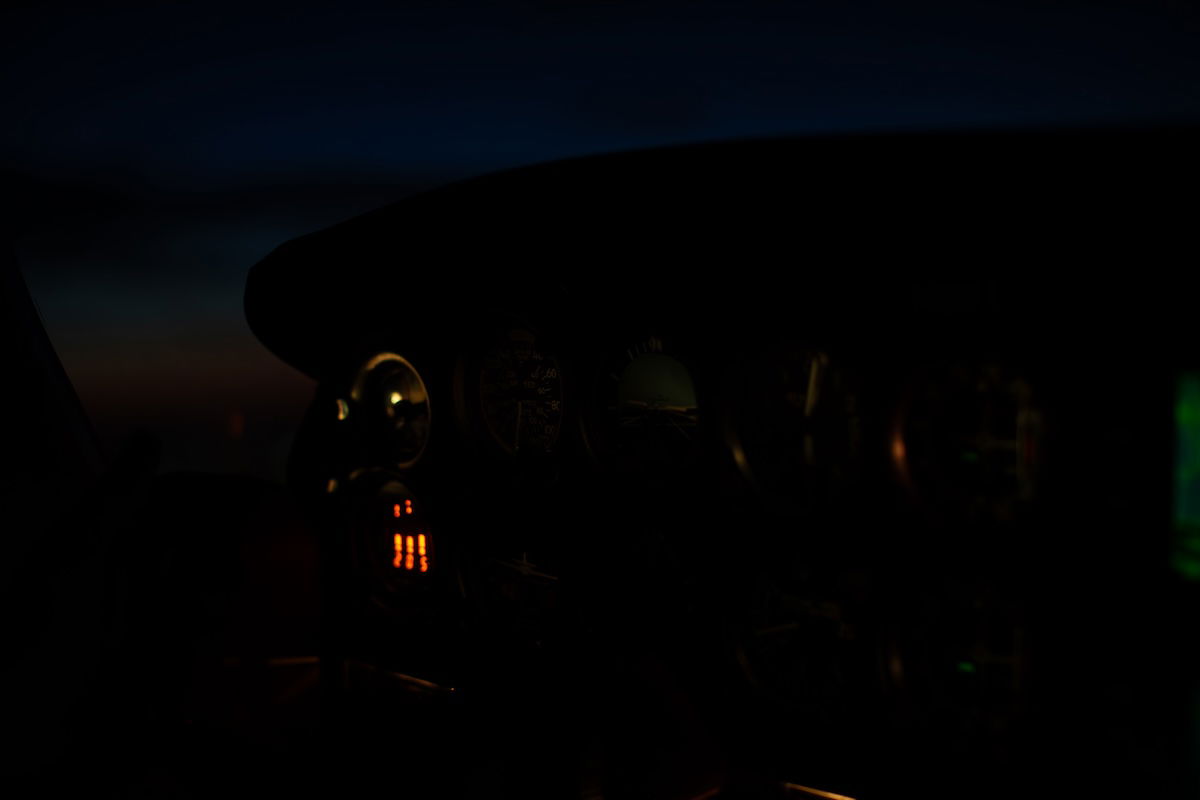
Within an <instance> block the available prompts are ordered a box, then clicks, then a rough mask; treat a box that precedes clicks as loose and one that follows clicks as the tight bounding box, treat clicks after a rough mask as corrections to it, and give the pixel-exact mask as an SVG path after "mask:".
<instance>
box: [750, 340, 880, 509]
mask: <svg viewBox="0 0 1200 800" xmlns="http://www.w3.org/2000/svg"><path fill="white" fill-rule="evenodd" d="M740 377H741V380H740V381H739V384H740V385H739V387H738V396H737V401H736V404H735V410H734V411H733V412H732V431H731V436H730V447H731V449H732V452H733V458H734V461H735V463H736V464H737V466H738V469H739V470H741V472H742V474H743V475H744V476H745V477H746V478H747V479H748V480H749V481H750V482H751V484H753V485H754V486H755V487H756V488H758V489H760V490H761V491H763V492H765V493H767V494H768V495H770V496H772V497H773V498H775V499H777V500H779V501H781V502H783V503H786V504H787V505H788V506H791V507H797V508H799V507H802V506H803V507H811V506H812V505H813V504H814V503H815V502H817V501H819V500H823V499H827V498H830V497H832V496H833V493H835V492H836V490H837V489H839V488H841V487H843V486H845V484H846V483H847V481H848V480H849V479H850V478H851V477H852V473H853V469H854V465H855V462H856V457H857V455H858V451H859V439H860V422H859V416H858V410H857V403H856V397H855V394H854V393H853V392H852V391H850V387H849V386H848V385H847V381H846V378H845V375H844V373H843V372H842V371H841V370H839V369H837V368H836V367H835V365H834V362H833V361H832V360H831V359H830V358H829V356H828V355H827V354H826V353H824V352H821V351H819V350H815V349H811V348H805V347H800V346H796V347H789V346H785V347H780V348H778V349H776V350H773V351H772V352H770V353H769V354H767V355H766V356H764V357H763V358H761V359H758V360H755V361H752V362H750V363H749V364H748V365H746V368H745V369H744V371H743V372H742V374H741V376H740Z"/></svg>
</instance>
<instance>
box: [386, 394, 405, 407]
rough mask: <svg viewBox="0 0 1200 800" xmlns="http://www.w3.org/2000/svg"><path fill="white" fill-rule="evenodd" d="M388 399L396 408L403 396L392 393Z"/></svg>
mask: <svg viewBox="0 0 1200 800" xmlns="http://www.w3.org/2000/svg"><path fill="white" fill-rule="evenodd" d="M388 399H389V400H391V401H392V405H394V406H398V405H400V401H402V400H403V399H404V396H403V395H401V394H400V393H399V392H392V394H391V397H389V398H388Z"/></svg>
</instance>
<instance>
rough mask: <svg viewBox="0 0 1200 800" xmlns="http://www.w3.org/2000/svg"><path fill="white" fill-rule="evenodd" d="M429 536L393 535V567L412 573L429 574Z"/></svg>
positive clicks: (422, 534) (420, 534)
mask: <svg viewBox="0 0 1200 800" xmlns="http://www.w3.org/2000/svg"><path fill="white" fill-rule="evenodd" d="M429 545H430V541H429V536H428V534H424V533H418V534H415V535H414V534H404V533H393V534H392V554H393V558H392V566H393V567H395V568H396V569H403V570H407V571H409V572H411V571H412V570H414V569H419V570H420V571H421V572H429V566H430V552H429Z"/></svg>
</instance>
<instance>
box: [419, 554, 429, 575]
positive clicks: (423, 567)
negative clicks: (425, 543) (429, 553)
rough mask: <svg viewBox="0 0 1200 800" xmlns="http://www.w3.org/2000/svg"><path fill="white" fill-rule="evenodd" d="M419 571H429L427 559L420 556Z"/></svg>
mask: <svg viewBox="0 0 1200 800" xmlns="http://www.w3.org/2000/svg"><path fill="white" fill-rule="evenodd" d="M421 572H429V559H428V558H426V557H425V556H421Z"/></svg>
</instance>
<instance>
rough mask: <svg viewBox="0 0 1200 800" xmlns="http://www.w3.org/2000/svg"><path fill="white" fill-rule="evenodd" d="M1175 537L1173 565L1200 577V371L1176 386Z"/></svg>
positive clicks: (1187, 574) (1186, 575)
mask: <svg viewBox="0 0 1200 800" xmlns="http://www.w3.org/2000/svg"><path fill="white" fill-rule="evenodd" d="M1174 511H1175V513H1174V522H1175V524H1174V528H1175V538H1174V542H1173V547H1172V554H1171V566H1172V568H1174V569H1175V571H1176V572H1178V573H1179V574H1180V575H1181V576H1182V577H1184V578H1186V579H1187V580H1191V581H1195V580H1200V372H1185V373H1183V374H1181V375H1180V376H1179V378H1178V381H1177V382H1176V385H1175V509H1174Z"/></svg>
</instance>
